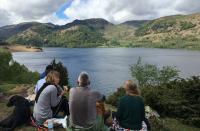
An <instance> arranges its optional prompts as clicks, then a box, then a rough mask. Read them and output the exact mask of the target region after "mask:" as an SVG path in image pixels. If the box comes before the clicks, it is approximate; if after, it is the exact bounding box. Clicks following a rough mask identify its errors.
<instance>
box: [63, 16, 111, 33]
mask: <svg viewBox="0 0 200 131" xmlns="http://www.w3.org/2000/svg"><path fill="white" fill-rule="evenodd" d="M80 25H84V26H88V27H90V28H93V29H102V30H103V29H105V27H106V26H109V25H113V24H112V23H110V22H108V21H106V20H104V19H101V18H92V19H85V20H74V21H73V22H71V23H68V24H66V25H64V26H61V28H62V29H66V28H70V27H73V26H80Z"/></svg>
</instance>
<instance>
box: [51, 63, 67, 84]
mask: <svg viewBox="0 0 200 131" xmlns="http://www.w3.org/2000/svg"><path fill="white" fill-rule="evenodd" d="M51 65H52V66H53V69H55V70H56V71H58V72H59V73H60V83H59V85H60V86H61V87H63V86H65V85H69V82H68V81H69V78H68V71H67V68H66V67H65V66H63V64H62V63H61V62H56V60H55V59H54V60H53V61H52V62H51Z"/></svg>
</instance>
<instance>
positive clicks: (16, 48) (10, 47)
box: [0, 45, 43, 53]
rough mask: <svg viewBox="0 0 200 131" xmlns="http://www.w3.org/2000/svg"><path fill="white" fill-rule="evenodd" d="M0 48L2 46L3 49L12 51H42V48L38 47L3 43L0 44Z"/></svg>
mask: <svg viewBox="0 0 200 131" xmlns="http://www.w3.org/2000/svg"><path fill="white" fill-rule="evenodd" d="M0 48H3V49H5V50H8V51H10V52H11V53H13V52H42V51H43V50H42V48H40V47H34V46H26V45H4V46H0Z"/></svg>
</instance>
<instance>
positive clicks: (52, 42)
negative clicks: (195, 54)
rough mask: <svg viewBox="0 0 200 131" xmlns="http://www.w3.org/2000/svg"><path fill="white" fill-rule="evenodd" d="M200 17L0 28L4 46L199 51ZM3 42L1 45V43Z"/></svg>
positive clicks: (97, 19)
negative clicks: (148, 48) (143, 48)
mask: <svg viewBox="0 0 200 131" xmlns="http://www.w3.org/2000/svg"><path fill="white" fill-rule="evenodd" d="M199 21H200V14H191V15H174V16H166V17H161V18H158V19H155V20H148V21H147V20H139V21H138V20H133V21H127V22H124V23H121V24H118V25H114V24H112V23H110V22H108V21H106V20H104V19H101V18H93V19H86V20H75V21H73V22H71V23H68V24H66V25H63V26H57V25H53V24H50V23H37V22H29V23H21V24H18V25H10V26H4V27H0V41H1V43H3V44H6V42H7V43H10V44H24V45H34V46H61V47H156V48H186V49H196V50H199V49H200V28H199V27H200V22H199ZM2 41H3V42H2Z"/></svg>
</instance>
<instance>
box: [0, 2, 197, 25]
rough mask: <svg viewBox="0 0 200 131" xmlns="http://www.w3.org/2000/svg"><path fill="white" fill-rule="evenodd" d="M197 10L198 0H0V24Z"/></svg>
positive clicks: (124, 17)
mask: <svg viewBox="0 0 200 131" xmlns="http://www.w3.org/2000/svg"><path fill="white" fill-rule="evenodd" d="M198 12H200V0H0V26H5V25H10V24H18V23H22V22H31V21H37V22H42V23H48V22H51V23H53V24H57V25H64V24H66V23H69V22H72V21H73V20H75V19H80V20H82V19H90V18H103V19H106V20H108V21H109V22H112V23H114V24H119V23H122V22H125V21H128V20H147V19H148V20H149V19H156V18H159V17H162V16H168V15H176V14H192V13H198Z"/></svg>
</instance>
